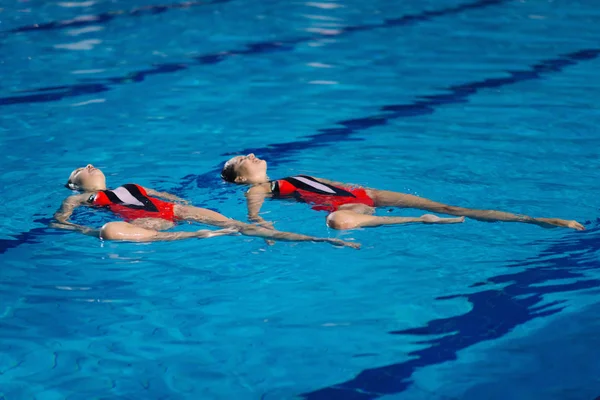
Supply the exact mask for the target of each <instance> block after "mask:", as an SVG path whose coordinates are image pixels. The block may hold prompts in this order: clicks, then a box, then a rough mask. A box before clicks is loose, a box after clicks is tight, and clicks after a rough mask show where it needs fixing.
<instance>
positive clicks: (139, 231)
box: [100, 222, 238, 242]
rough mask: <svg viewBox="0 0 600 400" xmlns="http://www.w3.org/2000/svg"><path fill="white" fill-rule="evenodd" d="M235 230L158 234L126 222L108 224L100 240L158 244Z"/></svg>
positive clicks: (222, 233)
mask: <svg viewBox="0 0 600 400" xmlns="http://www.w3.org/2000/svg"><path fill="white" fill-rule="evenodd" d="M237 233H238V232H237V230H235V229H220V230H217V231H210V230H200V231H197V232H158V231H156V230H153V229H146V228H142V227H140V226H136V225H133V224H130V223H127V222H109V223H107V224H105V225H104V226H103V227H102V228H101V229H100V238H101V239H104V240H122V241H128V242H158V241H172V240H181V239H189V238H199V239H204V238H210V237H214V236H222V235H232V234H237Z"/></svg>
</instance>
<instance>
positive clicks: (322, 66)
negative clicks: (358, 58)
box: [306, 62, 334, 68]
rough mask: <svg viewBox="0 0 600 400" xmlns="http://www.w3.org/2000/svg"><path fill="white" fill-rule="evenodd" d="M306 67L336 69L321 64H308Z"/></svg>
mask: <svg viewBox="0 0 600 400" xmlns="http://www.w3.org/2000/svg"><path fill="white" fill-rule="evenodd" d="M306 65H308V66H309V67H314V68H334V66H333V65H330V64H323V63H320V62H310V63H307V64H306Z"/></svg>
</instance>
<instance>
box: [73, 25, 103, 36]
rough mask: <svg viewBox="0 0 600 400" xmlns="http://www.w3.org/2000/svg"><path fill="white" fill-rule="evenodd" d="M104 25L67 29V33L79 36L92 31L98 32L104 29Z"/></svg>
mask: <svg viewBox="0 0 600 400" xmlns="http://www.w3.org/2000/svg"><path fill="white" fill-rule="evenodd" d="M103 29H104V27H102V26H88V27H85V28H81V29H71V30H68V31H67V35H69V36H79V35H81V34H83V33H90V32H98V31H101V30H103Z"/></svg>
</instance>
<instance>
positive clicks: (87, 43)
mask: <svg viewBox="0 0 600 400" xmlns="http://www.w3.org/2000/svg"><path fill="white" fill-rule="evenodd" d="M99 43H102V40H99V39H87V40H82V41H80V42H75V43H65V44H56V45H54V48H56V49H67V50H92V49H93V48H94V45H97V44H99Z"/></svg>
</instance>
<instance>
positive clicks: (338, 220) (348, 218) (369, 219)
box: [327, 210, 465, 230]
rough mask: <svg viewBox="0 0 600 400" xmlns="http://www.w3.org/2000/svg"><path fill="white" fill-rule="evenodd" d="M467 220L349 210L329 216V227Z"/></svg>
mask: <svg viewBox="0 0 600 400" xmlns="http://www.w3.org/2000/svg"><path fill="white" fill-rule="evenodd" d="M464 220H465V217H460V218H440V217H437V216H435V215H431V214H425V215H422V216H420V217H378V216H375V215H365V214H359V213H356V212H354V211H349V210H339V211H335V212H333V213H331V214H329V215H328V216H327V225H328V226H329V227H330V228H333V229H340V230H345V229H354V228H372V227H376V226H382V225H399V224H409V223H422V224H459V223H461V222H463V221H464Z"/></svg>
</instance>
